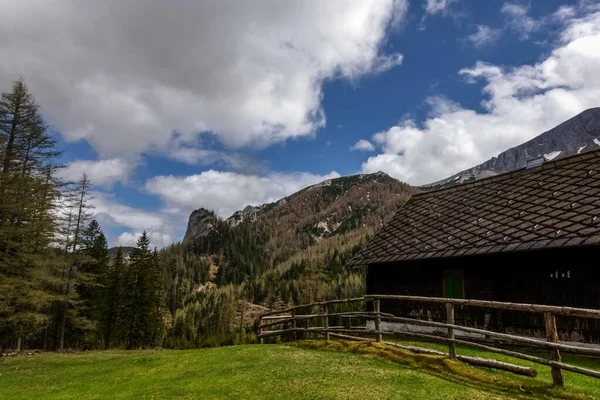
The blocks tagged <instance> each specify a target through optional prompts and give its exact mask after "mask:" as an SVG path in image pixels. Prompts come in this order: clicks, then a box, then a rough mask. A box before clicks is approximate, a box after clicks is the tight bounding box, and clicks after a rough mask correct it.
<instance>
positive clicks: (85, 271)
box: [76, 220, 109, 346]
mask: <svg viewBox="0 0 600 400" xmlns="http://www.w3.org/2000/svg"><path fill="white" fill-rule="evenodd" d="M80 252H81V256H82V257H81V265H80V267H79V272H80V275H81V276H82V277H83V279H82V280H81V281H80V282H78V283H77V285H76V287H77V293H78V295H79V298H80V299H81V302H82V311H81V314H82V316H83V317H84V318H86V319H88V320H90V321H91V322H92V323H93V326H94V328H95V332H96V336H95V337H96V338H98V339H101V338H102V336H103V333H102V328H101V321H102V319H103V317H104V315H103V313H104V307H103V305H104V302H105V299H104V297H105V296H106V289H107V284H108V280H109V277H108V275H109V271H108V264H109V256H108V245H107V242H106V237H105V236H104V233H103V232H102V229H101V228H100V224H98V221H96V220H92V221H91V222H90V223H89V224H88V226H87V227H86V228H85V229H84V230H83V232H82V241H81V250H80ZM93 344H94V346H97V344H98V343H93Z"/></svg>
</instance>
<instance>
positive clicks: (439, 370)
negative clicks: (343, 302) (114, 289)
mask: <svg viewBox="0 0 600 400" xmlns="http://www.w3.org/2000/svg"><path fill="white" fill-rule="evenodd" d="M467 353H468V351H462V354H467ZM471 354H476V355H482V353H481V352H477V351H471ZM504 359H505V360H508V359H509V358H504ZM510 361H514V360H510ZM522 364H524V365H528V364H527V363H522ZM597 364H600V362H599V363H597ZM587 366H588V367H590V366H591V365H587ZM598 366H600V365H596V367H598ZM536 368H537V369H538V372H539V375H538V377H537V378H535V379H531V378H524V377H517V376H515V375H511V374H508V373H503V372H494V371H488V370H486V369H482V368H475V367H470V366H467V365H465V364H462V363H455V362H452V361H450V360H447V359H443V358H440V357H433V356H418V355H413V354H410V353H407V352H404V351H400V350H397V349H392V348H389V347H384V346H378V345H375V344H361V343H350V342H338V341H332V342H330V343H326V342H323V341H306V342H301V343H299V344H290V345H285V344H277V345H263V346H261V345H244V346H231V347H221V348H214V349H202V350H186V351H166V350H165V351H131V352H125V351H109V352H89V353H79V354H52V353H49V354H43V355H39V356H30V357H14V358H3V359H0V399H11V400H12V399H105V398H116V399H123V398H135V399H169V398H177V399H230V398H234V399H236V398H237V399H280V398H281V399H284V398H285V399H288V398H294V399H375V398H376V399H494V398H496V399H504V398H510V399H514V398H523V399H525V398H528V399H530V398H565V399H571V398H575V399H583V398H596V397H598V398H600V381H598V380H594V379H593V378H586V377H582V376H578V375H575V374H566V377H565V382H566V383H567V388H566V389H564V390H562V389H553V388H552V387H551V385H550V382H551V379H550V376H549V370H548V369H547V368H546V367H541V366H536ZM523 385H524V386H523ZM523 390H525V391H523ZM530 391H532V392H533V394H531V393H529V392H530Z"/></svg>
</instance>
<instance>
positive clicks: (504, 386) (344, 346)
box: [297, 340, 589, 399]
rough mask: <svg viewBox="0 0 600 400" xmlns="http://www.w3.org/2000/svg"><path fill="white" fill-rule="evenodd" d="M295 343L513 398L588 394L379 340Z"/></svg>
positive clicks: (559, 397) (573, 397)
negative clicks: (380, 360) (391, 364)
mask: <svg viewBox="0 0 600 400" xmlns="http://www.w3.org/2000/svg"><path fill="white" fill-rule="evenodd" d="M297 345H298V346H299V347H301V348H306V349H314V350H329V351H347V352H351V353H356V354H362V355H363V356H365V357H370V358H376V357H377V358H384V359H387V360H390V361H393V362H394V363H396V364H397V365H398V366H399V367H401V368H405V369H411V370H419V371H421V372H423V373H424V374H428V375H430V376H434V377H436V378H439V379H443V380H445V381H447V382H451V383H455V384H457V385H461V386H463V387H470V388H473V389H477V390H484V391H486V392H488V393H490V394H495V395H498V396H504V397H510V398H514V399H531V398H532V396H535V397H547V398H554V399H587V398H589V397H588V396H586V395H584V394H581V393H572V392H569V391H567V390H565V389H562V388H556V387H554V386H552V385H551V384H547V383H544V382H539V381H538V382H536V381H535V380H534V378H523V379H522V380H521V379H518V378H511V377H505V376H500V375H497V374H493V373H490V372H488V371H486V370H485V369H482V368H478V367H473V366H470V365H467V364H465V363H462V362H459V361H452V360H450V359H448V358H446V357H442V356H432V355H423V354H414V353H411V352H409V351H406V350H402V349H398V348H394V347H391V346H386V345H384V344H380V343H373V342H352V341H346V340H335V341H329V342H326V341H322V340H314V341H313V340H311V341H301V342H298V343H297Z"/></svg>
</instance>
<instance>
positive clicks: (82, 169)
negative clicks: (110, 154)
mask: <svg viewBox="0 0 600 400" xmlns="http://www.w3.org/2000/svg"><path fill="white" fill-rule="evenodd" d="M134 168H135V163H132V162H128V161H125V160H122V159H120V158H111V159H109V160H99V161H91V160H76V161H73V162H70V163H69V164H68V165H67V166H66V168H65V169H63V170H61V171H60V176H61V178H63V179H64V180H65V181H71V182H74V181H77V180H78V179H80V178H81V176H82V175H83V174H84V173H85V174H87V176H88V178H89V179H90V181H91V182H92V184H93V185H98V186H107V187H109V186H111V185H112V184H113V183H115V182H119V181H123V180H124V179H126V178H127V176H128V175H129V174H130V173H131V171H133V169H134Z"/></svg>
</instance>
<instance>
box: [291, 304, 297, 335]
mask: <svg viewBox="0 0 600 400" xmlns="http://www.w3.org/2000/svg"><path fill="white" fill-rule="evenodd" d="M292 329H293V330H294V336H293V338H294V342H296V341H298V332H297V331H296V309H295V308H294V309H293V310H292Z"/></svg>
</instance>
